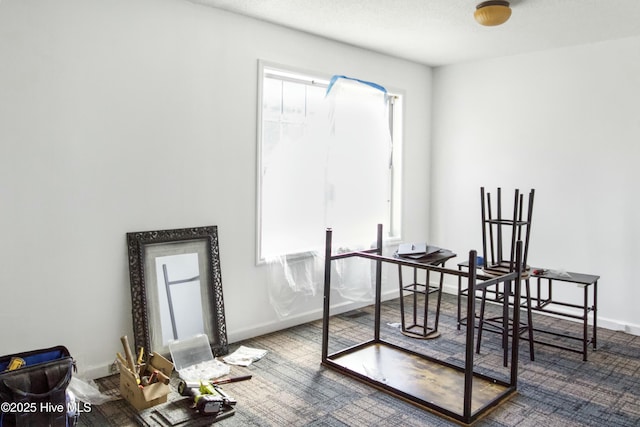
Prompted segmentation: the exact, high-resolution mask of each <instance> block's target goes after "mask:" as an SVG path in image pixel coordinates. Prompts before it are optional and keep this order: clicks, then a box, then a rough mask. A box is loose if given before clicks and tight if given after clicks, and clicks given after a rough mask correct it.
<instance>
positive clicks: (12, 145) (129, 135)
mask: <svg viewBox="0 0 640 427" xmlns="http://www.w3.org/2000/svg"><path fill="white" fill-rule="evenodd" d="M0 58H2V59H1V60H0V182H1V183H2V184H1V187H0V201H1V206H2V207H1V209H0V236H1V242H2V244H1V245H0V260H2V261H1V268H0V271H1V274H0V298H2V311H1V312H0V343H1V349H0V354H8V353H12V352H17V351H26V350H30V349H34V348H39V347H45V346H50V345H57V344H64V345H66V346H67V347H68V348H69V349H70V351H71V353H72V354H73V355H74V356H75V358H76V359H77V361H78V365H79V369H80V371H81V372H85V373H86V374H87V375H89V376H96V375H102V374H105V373H106V369H107V366H108V365H109V364H110V363H111V362H112V361H113V359H114V356H115V353H116V351H120V350H121V347H120V341H119V337H120V336H121V335H123V334H129V335H130V336H131V335H132V326H131V323H132V320H131V313H130V310H131V301H130V293H129V292H130V291H129V277H128V260H127V252H126V243H125V233H127V232H131V231H142V230H159V229H168V228H181V227H190V226H202V225H218V227H219V237H220V245H221V247H220V251H221V262H222V280H223V286H224V298H225V305H226V316H227V328H228V336H229V341H230V342H235V341H238V340H240V339H244V338H247V337H251V336H253V335H257V334H261V333H264V332H267V331H271V330H277V329H280V328H282V327H285V326H288V325H291V324H294V323H298V322H302V321H304V320H306V319H309V318H319V317H320V316H321V311H320V310H321V306H322V304H321V298H319V297H318V298H315V299H313V300H312V301H309V303H308V306H307V307H304V308H303V309H302V310H301V313H300V315H299V316H292V318H290V319H285V320H281V319H278V318H277V316H276V315H275V313H274V311H273V309H272V308H271V307H270V306H269V302H268V298H267V292H266V286H265V280H266V273H267V272H266V270H265V269H264V268H262V267H257V266H256V265H255V255H254V254H255V252H256V251H255V240H256V239H255V221H256V218H255V216H256V214H255V212H256V209H255V203H256V168H255V166H256V99H257V93H256V88H257V62H258V59H264V60H268V61H273V62H276V63H281V64H286V65H291V66H295V67H299V68H302V69H307V70H314V71H318V72H321V73H326V74H329V75H331V74H346V75H350V76H354V77H358V78H361V79H366V80H371V81H375V82H377V83H380V84H382V85H386V86H388V87H390V88H394V89H396V90H403V91H405V92H406V106H405V108H406V116H405V126H406V127H405V153H404V154H405V167H406V170H407V175H408V176H411V177H412V178H411V180H407V182H406V185H405V189H404V192H405V194H419V197H412V198H409V197H405V205H404V208H405V216H404V224H405V232H406V234H407V235H412V236H425V235H426V234H427V231H428V229H427V227H428V221H427V219H428V211H429V191H428V189H426V188H425V185H424V183H425V182H426V181H427V179H428V176H427V170H428V168H426V167H425V165H427V164H428V162H429V149H428V144H427V143H426V141H428V140H429V128H430V126H429V118H430V115H431V113H430V97H431V96H430V90H431V70H430V69H429V68H428V67H425V66H420V65H416V64H412V63H410V62H405V61H402V60H398V59H394V58H390V57H386V56H382V55H379V54H375V53H372V52H369V51H366V50H361V49H356V48H353V47H349V46H346V45H341V44H337V43H334V42H330V41H328V40H325V39H321V38H317V37H312V36H309V35H306V34H303V33H299V32H294V31H290V30H287V29H284V28H281V27H277V26H272V25H268V24H266V23H262V22H258V21H254V20H250V19H246V18H242V17H239V16H235V15H230V14H227V13H224V12H221V11H218V10H215V9H211V8H207V7H204V6H201V5H197V4H194V3H190V2H188V1H186V0H109V1H101V0H57V1H55V2H53V1H48V0H3V1H2V2H1V3H0ZM318 232H319V233H323V234H324V230H318ZM336 232H337V230H336ZM374 238H375V230H372V240H373V239H374ZM318 339H320V337H319V338H318Z"/></svg>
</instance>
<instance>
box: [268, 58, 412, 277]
mask: <svg viewBox="0 0 640 427" xmlns="http://www.w3.org/2000/svg"><path fill="white" fill-rule="evenodd" d="M269 72H273V74H274V75H277V76H278V77H280V78H282V79H283V80H289V81H297V82H303V83H306V84H313V85H316V84H317V85H321V86H324V87H328V85H329V82H330V80H331V76H329V75H323V74H322V73H317V72H309V71H304V70H300V69H298V68H296V67H291V66H284V65H280V64H276V63H273V62H269V61H264V60H259V61H258V86H257V87H258V91H257V92H258V99H257V130H256V133H257V135H256V141H257V150H256V153H257V156H256V172H257V173H256V180H257V182H256V263H257V264H258V265H259V264H263V263H264V262H265V258H264V257H263V255H262V253H261V248H262V168H263V165H262V154H263V152H262V146H263V144H262V135H263V117H262V109H263V81H264V77H265V73H269ZM387 93H388V94H389V99H390V109H391V112H390V115H389V120H390V123H389V129H390V131H391V138H392V155H391V158H392V167H391V174H390V179H391V186H390V188H391V194H390V196H391V202H390V213H389V224H388V225H387V224H385V228H386V229H385V235H386V239H388V241H392V242H393V241H399V240H400V236H401V235H402V145H403V128H404V117H403V110H404V94H403V92H402V91H399V90H389V88H387ZM320 232H322V230H321V231H320ZM374 234H375V230H372V235H374ZM288 255H294V254H288ZM300 255H301V256H304V254H300Z"/></svg>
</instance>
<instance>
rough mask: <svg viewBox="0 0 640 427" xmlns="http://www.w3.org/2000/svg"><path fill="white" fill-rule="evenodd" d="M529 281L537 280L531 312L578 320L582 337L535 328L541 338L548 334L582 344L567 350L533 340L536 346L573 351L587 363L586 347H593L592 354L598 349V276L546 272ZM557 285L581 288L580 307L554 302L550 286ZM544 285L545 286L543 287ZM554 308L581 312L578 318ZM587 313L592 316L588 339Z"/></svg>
mask: <svg viewBox="0 0 640 427" xmlns="http://www.w3.org/2000/svg"><path fill="white" fill-rule="evenodd" d="M540 270H541V269H540ZM531 278H535V279H536V296H535V297H534V298H531V303H532V305H531V309H532V310H535V311H539V312H543V313H549V314H553V315H555V316H561V317H566V318H569V319H577V320H581V321H582V336H581V337H577V336H575V335H570V334H567V333H561V332H553V331H545V330H540V329H536V328H534V329H533V330H534V331H536V332H540V333H543V334H549V335H553V336H559V337H564V338H567V339H571V340H579V341H582V348H581V349H580V350H577V349H575V348H574V347H568V346H563V345H558V344H554V343H550V342H548V341H542V340H536V341H535V342H537V343H540V344H544V345H548V346H551V347H555V348H560V349H563V350H568V351H572V352H574V353H582V360H584V361H586V360H587V348H588V346H589V344H591V345H592V346H593V349H594V350H595V349H596V348H597V327H598V279H600V276H594V275H591V274H583V273H571V272H569V273H566V275H565V274H558V273H556V272H550V271H547V272H545V273H544V274H540V275H532V276H531ZM556 282H564V283H575V284H577V285H578V287H581V288H583V301H582V304H574V303H568V302H564V301H557V300H555V299H554V298H553V284H554V283H556ZM545 284H546V286H544V285H545ZM589 287H591V290H592V293H591V305H590V303H589ZM543 292H544V296H543ZM554 306H560V307H571V308H577V309H580V310H581V314H579V315H577V314H571V313H567V312H562V311H557V310H554V309H553V307H554ZM589 313H593V328H592V335H591V337H589V321H588V317H589Z"/></svg>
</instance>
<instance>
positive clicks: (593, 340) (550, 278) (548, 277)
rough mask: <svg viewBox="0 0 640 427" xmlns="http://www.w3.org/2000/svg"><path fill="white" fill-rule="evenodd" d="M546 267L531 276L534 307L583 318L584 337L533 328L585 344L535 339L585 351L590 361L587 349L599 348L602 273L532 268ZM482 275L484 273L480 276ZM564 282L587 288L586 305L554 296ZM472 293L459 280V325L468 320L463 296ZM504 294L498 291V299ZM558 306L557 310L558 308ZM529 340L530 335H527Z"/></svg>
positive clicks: (545, 333) (561, 347) (560, 315)
mask: <svg viewBox="0 0 640 427" xmlns="http://www.w3.org/2000/svg"><path fill="white" fill-rule="evenodd" d="M468 265H469V263H468V262H461V263H459V264H458V269H462V268H468ZM536 270H542V271H545V273H543V274H539V275H535V274H532V275H531V276H530V277H529V279H535V280H536V282H535V285H536V292H535V294H534V295H532V296H531V310H533V311H537V312H541V313H547V314H551V315H554V316H559V317H563V318H567V319H575V320H580V321H581V322H582V334H581V336H576V335H575V334H573V335H572V334H569V333H566V332H560V331H552V330H545V329H540V328H535V327H534V328H532V329H533V331H534V332H537V333H540V334H543V335H551V336H556V337H562V338H565V339H569V340H577V341H580V342H581V347H580V348H576V347H575V346H573V347H572V346H567V345H561V344H558V343H553V342H550V341H548V340H544V339H539V338H535V339H534V342H535V343H537V344H542V345H547V346H550V347H555V348H559V349H562V350H567V351H571V352H574V353H579V354H582V360H584V361H586V360H587V349H588V347H589V344H591V345H592V347H593V349H594V350H595V349H596V348H597V327H598V280H599V279H600V276H595V275H591V274H583V273H573V272H568V273H565V274H559V273H557V272H552V271H550V270H545V269H542V268H532V269H531V271H536ZM478 276H479V277H481V275H480V274H479V275H478ZM558 282H564V283H565V284H566V283H575V284H576V285H578V286H579V287H581V288H583V289H584V291H583V300H582V304H575V303H570V302H566V301H560V300H557V299H554V295H553V288H554V283H558ZM589 288H591V298H590V297H589ZM465 294H466V295H467V296H468V291H467V290H466V289H462V283H461V281H460V280H459V281H458V328H460V325H461V324H462V323H463V322H464V321H465V319H462V318H461V310H460V307H461V297H462V296H463V295H465ZM499 297H500V296H499V295H497V294H496V299H497V298H499ZM558 307H569V308H572V309H579V310H580V314H573V313H568V312H566V311H559V310H558ZM554 308H555V309H554ZM589 313H593V326H592V332H591V337H589ZM523 339H525V340H526V338H523Z"/></svg>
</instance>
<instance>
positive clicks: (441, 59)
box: [190, 0, 640, 66]
mask: <svg viewBox="0 0 640 427" xmlns="http://www.w3.org/2000/svg"><path fill="white" fill-rule="evenodd" d="M190 1H192V2H193V3H199V4H203V5H208V6H212V7H216V8H219V9H224V10H227V11H230V12H234V13H239V14H242V15H246V16H250V17H253V18H257V19H260V20H264V21H268V22H272V23H276V24H279V25H283V26H286V27H290V28H294V29H297V30H301V31H305V32H308V33H311V34H316V35H319V36H323V37H326V38H329V39H333V40H338V41H341V42H344V43H348V44H351V45H355V46H360V47H364V48H367V49H371V50H374V51H378V52H383V53H386V54H390V55H394V56H398V57H401V58H406V59H409V60H412V61H415V62H419V63H423V64H427V65H432V66H438V65H446V64H453V63H459V62H465V61H473V60H479V59H484V58H491V57H498V56H505V55H514V54H518V53H524V52H533V51H540V50H546V49H552V48H556V47H562V46H572V45H579V44H588V43H593V42H598V41H604V40H613V39H619V38H625V37H631V36H637V35H640V0H512V1H511V8H512V10H513V13H512V15H511V19H510V20H509V21H507V23H505V24H504V25H502V26H499V27H482V26H481V25H479V24H477V23H476V22H475V21H474V19H473V12H474V10H475V6H476V4H477V3H479V2H480V0H190Z"/></svg>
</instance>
